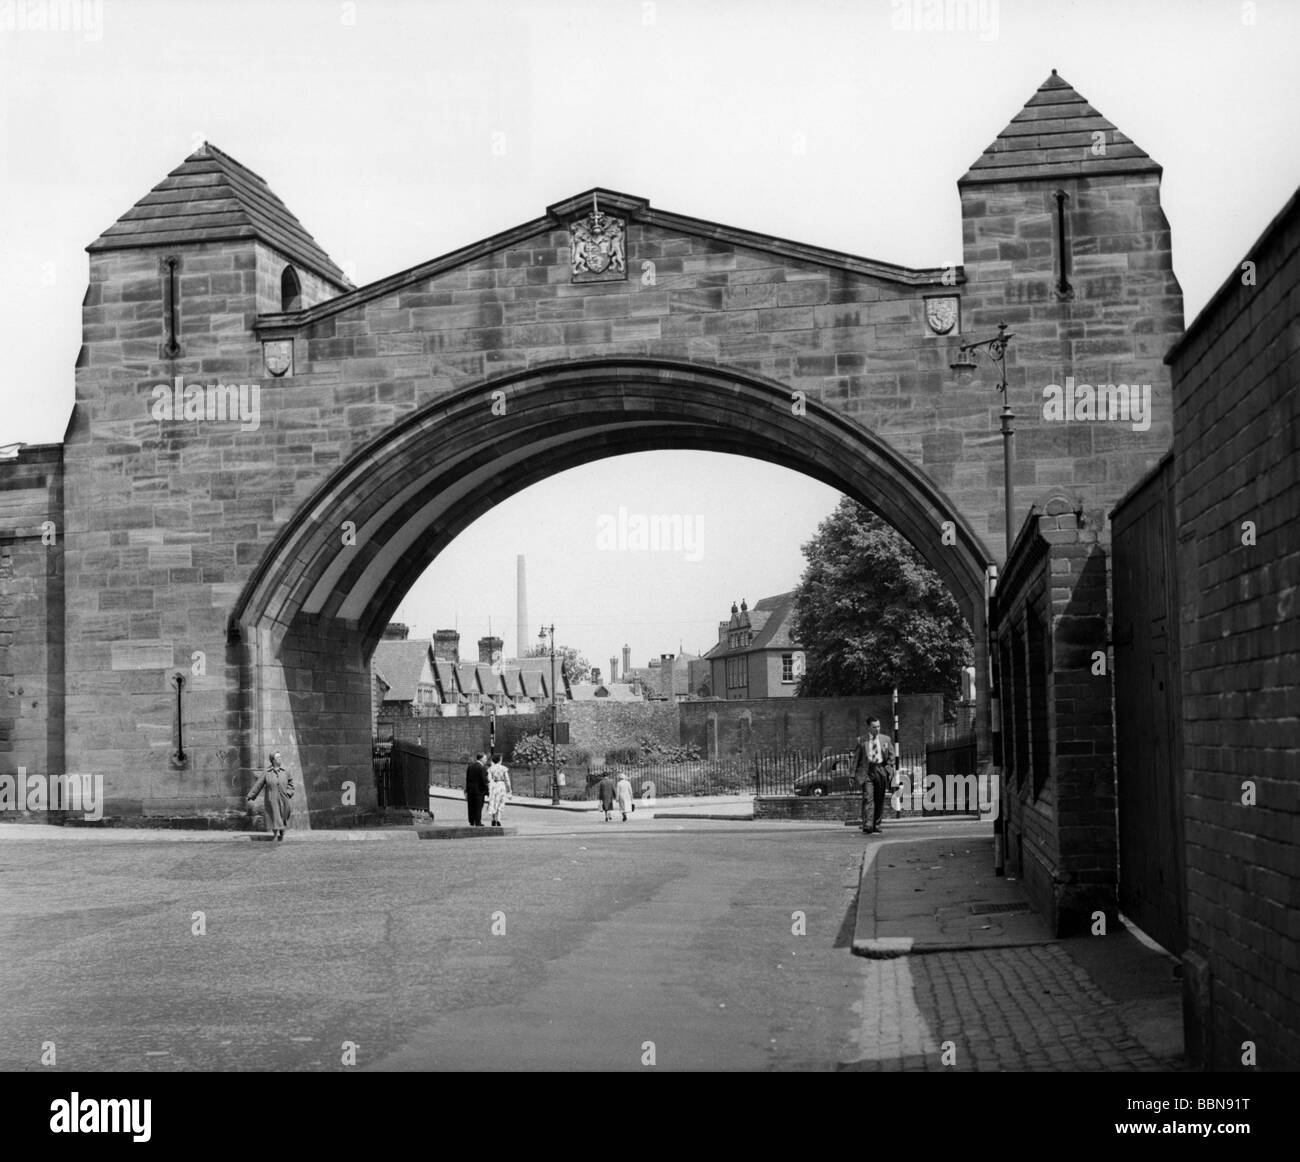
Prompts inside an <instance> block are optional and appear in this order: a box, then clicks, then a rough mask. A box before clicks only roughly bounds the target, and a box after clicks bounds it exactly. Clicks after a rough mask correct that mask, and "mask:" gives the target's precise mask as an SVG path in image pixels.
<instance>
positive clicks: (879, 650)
mask: <svg viewBox="0 0 1300 1162" xmlns="http://www.w3.org/2000/svg"><path fill="white" fill-rule="evenodd" d="M803 553H804V557H805V558H806V559H807V561H808V564H807V567H806V568H805V569H804V574H803V578H802V580H801V581H800V582H799V586H798V588H797V589H796V590H795V599H794V609H795V632H796V634H797V640H798V641H799V643H800V645H801V646H802V647H803V649H804V651H805V664H804V674H803V677H802V678H801V679H800V682H799V691H798V692H799V695H800V696H801V697H819V696H820V697H827V696H844V695H850V694H883V693H887V692H888V691H890V690H891V689H893V687H894V686H897V687H898V688H899V690H901V691H907V692H911V693H926V692H935V693H943V694H947V695H954V694H956V693H957V692H958V690H959V689H960V676H961V670H962V668H963V667H965V666H969V665H970V664H971V661H972V658H973V656H974V650H973V643H972V638H971V630H970V626H969V625H967V623H966V620H965V618H964V617H962V614H961V610H960V609H959V608H958V605H957V602H956V601H955V600H954V599H953V596H952V594H951V593H950V592H949V591H948V589H947V587H946V586H945V585H944V584H943V582H942V581H941V580H940V579H939V576H938V575H937V574H936V573H935V572H934V570H933V569H931V568H930V567H929V565H927V564H926V563H925V561H924V559H923V558H922V557H921V555H920V554H919V553H918V552H917V551H916V550H915V549H914V548H912V546H911V545H910V544H908V543H907V541H906V540H904V539H903V537H902V536H901V535H900V534H899V533H898V532H896V531H895V530H894V529H893V528H892V527H891V526H890V525H888V524H886V523H885V521H883V520H882V519H881V518H880V517H878V516H876V514H875V513H873V512H871V510H870V509H867V508H865V507H864V506H863V505H861V504H858V503H857V502H856V501H854V500H851V499H850V498H849V497H847V496H846V497H843V498H842V499H841V500H840V503H839V505H838V507H837V508H836V509H835V511H834V512H833V513H832V514H831V515H830V516H829V517H827V518H826V519H825V520H824V521H822V523H821V524H820V525H819V526H818V528H817V532H816V534H815V535H814V536H813V538H812V540H810V541H809V542H808V543H807V544H805V545H804V546H803Z"/></svg>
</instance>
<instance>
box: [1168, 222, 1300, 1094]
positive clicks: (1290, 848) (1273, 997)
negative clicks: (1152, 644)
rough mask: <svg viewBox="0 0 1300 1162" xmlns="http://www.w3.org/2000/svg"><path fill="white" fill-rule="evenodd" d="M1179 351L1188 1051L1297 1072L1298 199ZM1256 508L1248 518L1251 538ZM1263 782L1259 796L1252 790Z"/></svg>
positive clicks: (1235, 1064) (1212, 1059)
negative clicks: (1248, 1049)
mask: <svg viewBox="0 0 1300 1162" xmlns="http://www.w3.org/2000/svg"><path fill="white" fill-rule="evenodd" d="M1244 261H1245V262H1248V263H1250V264H1251V266H1250V268H1249V269H1248V270H1243V269H1238V270H1235V271H1234V272H1233V273H1232V275H1231V276H1230V278H1229V280H1228V282H1227V283H1226V284H1225V285H1224V287H1223V289H1222V290H1221V291H1220V292H1219V294H1218V295H1217V296H1216V297H1215V298H1214V299H1213V300H1212V301H1211V302H1210V304H1209V305H1208V306H1207V307H1206V308H1205V310H1204V311H1203V312H1202V313H1201V315H1200V317H1199V318H1198V319H1197V320H1196V322H1195V323H1194V324H1193V325H1192V327H1191V328H1189V330H1188V333H1187V336H1186V337H1185V338H1184V340H1183V341H1182V342H1181V343H1180V344H1179V345H1178V346H1177V347H1176V348H1175V349H1174V351H1173V352H1171V353H1170V361H1171V365H1172V369H1173V377H1174V384H1175V399H1176V401H1177V406H1176V409H1175V413H1174V495H1175V505H1176V512H1177V519H1178V592H1179V597H1180V601H1181V606H1182V608H1181V614H1180V619H1179V620H1180V625H1179V633H1180V637H1181V643H1180V649H1181V658H1182V689H1183V723H1182V726H1183V755H1182V758H1183V777H1184V800H1183V806H1184V816H1185V824H1186V836H1187V890H1188V896H1187V909H1188V912H1187V922H1188V948H1189V951H1188V953H1187V956H1186V971H1185V973H1184V980H1185V982H1186V985H1187V995H1188V1006H1187V1011H1188V1012H1189V1014H1190V1015H1191V1018H1192V1019H1191V1020H1190V1021H1189V1025H1188V1029H1187V1034H1188V1036H1187V1040H1188V1046H1189V1052H1190V1053H1191V1054H1192V1055H1193V1056H1194V1057H1200V1058H1201V1059H1203V1060H1204V1061H1205V1062H1206V1063H1207V1064H1208V1065H1210V1066H1211V1067H1212V1068H1215V1069H1240V1068H1242V1056H1243V1045H1244V1043H1245V1042H1248V1041H1249V1042H1252V1043H1253V1044H1254V1046H1255V1052H1256V1054H1257V1058H1256V1060H1257V1063H1258V1067H1259V1068H1262V1069H1270V1070H1282V1069H1285V1070H1295V1069H1300V972H1297V965H1298V964H1300V926H1297V923H1296V917H1297V908H1296V903H1297V895H1296V883H1297V879H1298V878H1300V818H1297V816H1300V793H1298V792H1297V787H1300V782H1298V781H1297V779H1298V777H1300V759H1298V758H1297V755H1300V727H1298V726H1297V721H1300V681H1298V680H1297V659H1298V658H1300V602H1297V598H1296V594H1297V592H1300V484H1298V483H1297V464H1298V463H1300V388H1298V387H1297V378H1298V377H1300V372H1298V370H1297V369H1298V368H1300V200H1298V199H1297V198H1292V200H1291V201H1290V202H1289V203H1288V205H1287V206H1286V207H1285V208H1284V209H1283V211H1282V212H1281V213H1280V214H1279V216H1278V217H1277V218H1276V219H1274V221H1273V223H1272V224H1271V225H1270V226H1269V228H1268V229H1267V230H1266V231H1265V233H1264V235H1263V236H1262V237H1261V238H1260V240H1259V241H1258V242H1257V243H1256V245H1255V246H1254V247H1253V248H1252V250H1251V251H1250V252H1249V253H1248V254H1247V255H1245V256H1244ZM1246 522H1250V525H1251V526H1253V529H1254V532H1253V539H1254V543H1253V544H1250V543H1246V542H1248V541H1249V540H1251V534H1250V532H1249V527H1248V526H1247V524H1246ZM1251 795H1253V805H1247V802H1245V801H1243V800H1245V799H1248V798H1249V797H1250V796H1251Z"/></svg>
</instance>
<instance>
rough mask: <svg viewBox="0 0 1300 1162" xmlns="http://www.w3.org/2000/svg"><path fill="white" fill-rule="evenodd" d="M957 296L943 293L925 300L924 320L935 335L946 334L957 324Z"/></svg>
mask: <svg viewBox="0 0 1300 1162" xmlns="http://www.w3.org/2000/svg"><path fill="white" fill-rule="evenodd" d="M958 301H959V300H958V298H957V296H956V295H944V296H943V297H942V298H933V299H926V300H925V322H926V326H928V327H929V328H930V330H931V331H933V332H934V333H935V334H936V335H946V334H948V332H949V331H951V330H952V329H953V328H954V327H955V326H956V325H957V318H958V305H957V304H958Z"/></svg>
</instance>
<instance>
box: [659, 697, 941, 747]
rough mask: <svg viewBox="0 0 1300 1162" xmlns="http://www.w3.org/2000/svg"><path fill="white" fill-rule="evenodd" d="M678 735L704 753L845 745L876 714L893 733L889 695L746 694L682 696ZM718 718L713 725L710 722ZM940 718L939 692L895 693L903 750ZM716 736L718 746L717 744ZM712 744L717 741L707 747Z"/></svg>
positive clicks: (930, 732) (931, 731)
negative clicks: (724, 697) (727, 697)
mask: <svg viewBox="0 0 1300 1162" xmlns="http://www.w3.org/2000/svg"><path fill="white" fill-rule="evenodd" d="M679 705H680V708H681V739H682V743H683V744H688V745H694V746H697V747H699V748H700V753H701V754H703V755H709V756H713V755H714V754H716V755H717V756H720V757H726V756H727V755H733V754H739V753H742V752H748V751H753V750H816V751H821V750H824V749H826V748H830V749H832V750H848V749H849V748H850V747H852V746H853V744H854V741H855V739H856V738H857V736H858V735H859V734H865V733H866V726H867V720H868V719H869V718H871V717H872V716H875V717H877V718H879V719H880V725H881V729H882V730H883V731H884V732H885V733H886V734H890V735H892V734H893V709H892V706H893V702H892V699H891V698H890V696H889V695H879V696H868V697H861V698H750V699H743V700H741V699H737V700H730V701H713V702H682V703H680V704H679ZM715 722H716V726H714V725H712V724H713V723H715ZM942 722H943V696H942V695H941V694H903V695H900V696H899V738H900V742H901V746H902V749H903V750H905V751H917V750H921V749H923V748H924V746H925V742H926V740H927V739H929V738H933V737H934V736H935V734H936V733H937V730H938V726H939V724H940V723H942ZM715 740H716V746H715ZM710 747H715V749H714V750H710Z"/></svg>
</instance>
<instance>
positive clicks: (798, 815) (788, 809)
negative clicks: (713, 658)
mask: <svg viewBox="0 0 1300 1162" xmlns="http://www.w3.org/2000/svg"><path fill="white" fill-rule="evenodd" d="M861 815H862V799H861V797H860V796H858V795H810V796H807V797H804V796H802V795H773V796H762V797H760V798H756V799H755V800H754V818H755V819H809V820H814V819H824V820H826V821H827V822H828V823H830V822H840V823H844V822H847V821H849V820H853V821H855V822H856V821H857V820H858V819H860V818H861Z"/></svg>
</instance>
